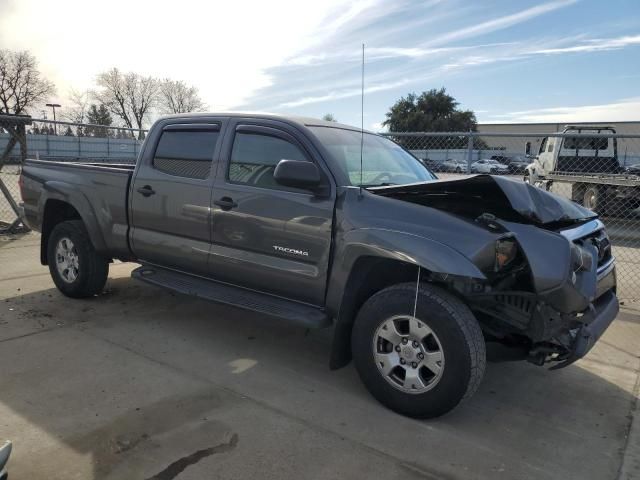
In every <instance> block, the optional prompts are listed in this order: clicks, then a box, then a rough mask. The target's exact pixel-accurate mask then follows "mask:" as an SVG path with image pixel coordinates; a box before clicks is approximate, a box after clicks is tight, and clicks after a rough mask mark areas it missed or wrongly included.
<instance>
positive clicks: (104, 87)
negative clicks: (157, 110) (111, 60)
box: [94, 68, 159, 139]
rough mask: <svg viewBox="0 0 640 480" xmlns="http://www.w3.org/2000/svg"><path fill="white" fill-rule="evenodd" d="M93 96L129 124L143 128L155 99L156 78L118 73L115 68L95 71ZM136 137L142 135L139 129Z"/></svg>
mask: <svg viewBox="0 0 640 480" xmlns="http://www.w3.org/2000/svg"><path fill="white" fill-rule="evenodd" d="M96 84H97V85H98V87H99V90H98V91H96V92H94V96H95V99H96V100H97V101H98V102H100V103H102V104H104V105H105V107H107V109H108V110H109V111H110V112H111V113H113V114H114V115H115V116H117V117H118V118H120V119H121V120H122V121H123V122H124V124H125V125H126V126H127V127H129V128H138V129H140V130H141V129H143V128H144V127H145V125H146V120H147V119H148V116H149V113H150V112H151V109H152V108H153V107H154V106H155V104H156V103H157V100H158V92H159V82H158V80H157V79H155V78H153V77H145V76H142V75H139V74H137V73H134V72H129V73H122V72H120V70H118V69H117V68H112V69H111V70H109V71H107V72H103V73H101V74H99V75H98V78H97V79H96ZM138 138H140V139H142V138H144V134H143V132H142V131H141V132H140V133H139V134H138Z"/></svg>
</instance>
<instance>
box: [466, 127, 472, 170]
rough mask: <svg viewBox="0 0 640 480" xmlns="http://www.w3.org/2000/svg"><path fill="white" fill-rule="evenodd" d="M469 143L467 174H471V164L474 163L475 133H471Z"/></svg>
mask: <svg viewBox="0 0 640 480" xmlns="http://www.w3.org/2000/svg"><path fill="white" fill-rule="evenodd" d="M468 135H469V139H468V141H467V173H471V163H472V161H473V132H469V133H468Z"/></svg>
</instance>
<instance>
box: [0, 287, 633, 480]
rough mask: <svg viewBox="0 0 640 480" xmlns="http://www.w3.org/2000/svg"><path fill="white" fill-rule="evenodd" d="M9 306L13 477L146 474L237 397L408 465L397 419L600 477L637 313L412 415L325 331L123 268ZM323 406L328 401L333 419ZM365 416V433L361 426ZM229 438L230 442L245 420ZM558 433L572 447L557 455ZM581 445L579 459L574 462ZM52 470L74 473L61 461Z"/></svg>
mask: <svg viewBox="0 0 640 480" xmlns="http://www.w3.org/2000/svg"><path fill="white" fill-rule="evenodd" d="M4 307H7V308H4ZM8 308H11V309H13V310H11V311H10V312H9V313H10V314H6V315H4V317H6V318H4V322H6V324H7V326H8V327H15V326H16V325H18V327H19V329H18V330H16V331H17V332H19V334H17V335H15V336H14V337H15V338H11V337H6V336H5V337H4V339H2V340H0V342H2V348H0V364H2V365H3V368H2V370H1V373H0V385H1V386H2V389H1V390H0V392H1V393H0V407H1V408H2V409H3V411H5V413H6V414H7V418H8V420H7V421H6V422H5V424H6V427H4V428H3V435H6V436H7V437H8V438H13V440H14V441H15V450H14V457H13V459H12V464H11V465H10V467H11V468H12V470H10V472H12V476H13V475H15V477H16V478H37V477H39V476H41V475H42V472H45V471H49V472H51V471H55V470H52V469H51V462H52V461H53V462H54V463H55V462H56V461H57V462H69V461H72V460H73V459H74V458H75V459H76V460H77V461H78V462H85V463H86V458H87V456H88V457H90V461H89V464H88V465H89V467H87V468H88V471H87V472H86V473H87V474H88V475H89V476H92V477H93V478H116V477H120V478H123V477H122V475H123V474H124V476H128V477H129V478H134V477H135V478H147V477H148V476H150V475H151V474H153V473H154V471H148V470H149V468H151V467H149V462H150V461H154V462H155V464H154V465H156V466H158V467H160V466H161V465H167V464H169V463H171V462H172V461H173V460H175V458H165V457H164V455H165V454H166V452H167V451H168V446H167V445H168V444H174V445H175V442H176V441H178V440H181V441H184V444H185V445H189V446H193V449H194V450H200V449H206V448H209V447H211V446H212V445H213V444H216V443H219V444H225V445H226V444H227V443H228V442H229V441H230V440H229V438H231V436H232V435H236V433H235V431H236V426H234V425H233V424H231V423H229V422H228V420H227V418H228V417H227V415H226V413H225V412H228V411H229V410H230V409H242V408H243V405H245V406H246V405H247V404H248V403H251V402H252V401H254V400H250V399H257V401H258V403H259V404H260V405H261V407H260V408H266V409H267V410H269V409H273V412H287V415H291V416H292V417H294V418H295V419H298V420H300V421H301V422H303V424H306V423H309V424H311V425H320V426H321V427H322V428H323V429H326V430H331V431H336V432H337V433H338V434H339V435H340V436H344V437H348V438H350V439H351V440H354V441H357V442H362V443H365V444H367V445H369V446H370V447H373V448H377V449H382V450H388V452H389V454H390V455H393V456H397V457H398V458H401V459H402V460H403V461H405V462H408V463H409V464H415V465H418V466H420V468H423V467H424V468H427V467H428V465H427V466H425V465H424V462H428V461H429V460H428V459H425V458H423V456H420V457H418V456H417V454H416V455H413V454H412V453H411V452H410V451H405V452H404V453H399V452H395V451H394V450H393V447H391V446H386V444H385V442H384V440H379V439H384V438H385V435H386V434H388V435H389V436H393V435H396V433H394V432H397V430H398V426H399V425H400V426H401V427H402V428H403V429H404V431H403V433H402V435H403V436H405V437H406V435H413V436H415V437H416V438H421V439H422V441H425V442H429V441H433V439H434V438H440V439H445V440H446V442H445V443H444V444H442V445H441V446H440V447H439V448H440V449H441V450H442V452H438V451H434V452H432V454H433V455H434V456H435V458H437V457H438V455H439V454H440V453H441V454H442V455H444V456H445V457H446V455H448V453H447V452H452V451H453V452H456V451H459V452H460V455H463V451H464V449H465V448H467V449H468V448H471V447H470V445H475V447H473V448H476V449H477V448H484V449H487V451H489V450H490V451H492V452H499V456H500V458H503V460H504V461H507V460H505V459H506V458H508V457H509V455H510V453H513V459H512V460H510V461H513V462H515V463H517V464H520V463H521V462H528V463H529V464H531V465H533V467H532V469H533V470H532V471H534V470H535V469H537V468H540V469H546V468H548V466H549V462H550V460H549V458H553V459H554V460H553V462H556V464H555V465H556V468H560V471H557V472H556V473H557V474H558V475H559V476H560V477H561V476H562V475H561V473H562V471H566V472H572V473H573V475H576V477H579V476H580V474H583V476H585V477H590V478H605V477H607V476H608V475H609V473H610V472H613V473H611V478H613V474H614V473H615V472H616V471H617V468H618V467H619V464H620V461H621V457H622V452H623V449H624V444H625V435H626V433H627V431H628V428H629V423H630V419H629V418H628V416H629V413H630V410H631V408H632V405H633V402H634V395H633V384H634V382H635V379H636V376H637V372H636V369H637V364H638V361H637V360H638V357H637V356H634V354H633V352H634V351H636V349H637V348H634V345H637V339H638V338H639V337H638V335H637V333H638V332H639V331H640V330H639V328H638V325H640V322H639V321H638V318H637V317H631V316H627V317H624V319H622V320H620V321H619V322H617V323H620V325H616V326H615V328H616V329H617V330H620V331H621V332H618V331H614V332H607V334H606V335H605V338H604V340H605V341H603V342H602V344H601V345H598V347H596V349H595V350H594V352H592V353H591V354H590V355H589V357H588V358H587V359H585V360H584V361H582V362H580V363H579V364H577V365H574V366H571V367H569V368H567V369H564V370H560V371H557V372H547V371H546V370H544V369H541V368H539V367H534V366H532V365H528V364H524V363H502V364H490V365H489V366H488V368H487V372H486V376H485V379H484V381H483V383H482V385H481V387H480V389H479V391H478V392H477V393H476V395H475V396H474V397H473V398H472V399H471V400H469V401H468V402H466V403H465V404H464V405H462V406H460V407H459V408H458V409H456V410H455V411H454V412H452V413H450V414H449V415H446V416H445V417H442V418H439V419H435V420H431V421H416V420H411V419H407V418H403V417H399V416H398V415H396V414H394V413H392V412H390V411H388V410H385V409H384V408H383V407H382V406H380V405H378V404H377V403H376V402H375V400H373V399H372V398H371V397H370V396H369V394H368V393H367V392H366V391H365V389H364V388H363V387H362V385H361V384H360V382H359V381H358V379H357V376H356V374H355V371H354V369H353V368H352V367H347V368H345V369H342V370H340V371H337V372H330V371H329V370H328V357H329V346H330V342H331V333H332V332H331V331H330V330H327V331H307V330H304V329H302V328H299V327H296V326H291V325H288V324H286V323H282V322H280V321H277V320H273V319H270V318H266V317H262V316H258V315H254V314H251V313H248V312H244V311H242V310H238V309H233V308H227V307H224V306H218V305H213V304H210V303H206V302H203V301H198V300H194V299H191V298H188V297H184V296H180V295H177V294H173V293H171V292H167V291H164V290H160V289H157V288H154V287H151V286H147V285H143V284H140V283H136V282H134V281H133V280H131V279H129V278H116V279H111V280H110V281H109V284H108V288H107V290H106V293H105V294H103V295H101V296H99V297H96V298H94V299H90V300H71V299H68V298H65V297H63V296H61V295H60V294H59V293H58V292H57V290H54V289H48V290H43V291H38V292H33V293H29V294H24V295H17V296H14V297H12V298H8V299H6V300H5V301H4V303H3V311H4V312H7V311H8V310H7V309H8ZM16 328H17V327H16ZM613 328H614V327H612V329H613ZM630 332H633V334H635V338H634V337H633V336H632V335H631V333H630ZM18 337H19V338H18ZM596 363H597V365H595V364H596ZM294 389H295V394H293V393H292V390H294ZM246 397H248V399H247V398H246ZM329 405H334V406H335V405H340V409H336V411H332V412H331V415H330V417H331V418H330V419H329V418H327V415H326V413H327V412H326V409H327V408H328V406H329ZM279 414H280V413H278V415H279ZM372 418H376V425H377V427H376V428H377V432H378V433H379V436H378V435H376V436H375V437H376V438H373V436H371V435H367V434H366V430H367V429H366V428H364V427H365V425H368V424H369V423H370V422H371V419H372ZM18 419H19V421H18ZM298 420H296V421H298ZM401 430H402V429H401ZM194 431H196V432H201V433H202V435H193V432H194ZM34 432H41V433H42V434H43V435H46V436H48V437H50V438H52V439H56V441H55V442H54V441H47V442H44V443H45V444H44V445H43V446H41V445H28V443H29V442H33V441H34V440H35V441H37V435H36V436H34ZM255 434H256V435H260V432H256V433H255ZM264 434H265V435H266V434H268V432H266V433H264ZM234 438H236V441H237V442H238V448H240V447H242V444H243V438H244V437H243V433H240V434H239V440H238V437H237V436H236V437H234ZM204 439H207V440H204ZM198 442H201V443H198ZM225 442H227V443H225ZM379 442H380V443H379ZM25 443H27V444H26V445H25ZM567 445H571V448H570V455H569V454H567V455H566V459H563V458H559V457H558V454H557V453H556V452H558V451H560V450H562V449H563V448H567ZM479 446H480V447H479ZM185 448H186V447H185ZM69 450H70V451H71V452H72V454H70V453H69ZM178 450H180V447H178V448H177V449H176V450H175V451H178ZM169 451H174V450H169ZM173 454H174V455H175V456H176V458H177V457H179V456H180V455H178V453H175V452H174V453H173ZM159 457H160V458H159ZM580 457H584V458H589V459H591V460H589V461H585V462H583V463H582V464H580V465H576V463H575V458H580ZM52 459H57V460H52ZM459 461H460V462H461V463H462V464H464V463H465V461H467V460H465V459H464V458H460V460H459ZM469 461H470V460H469ZM563 462H565V463H563ZM571 462H573V463H571ZM558 465H560V467H558ZM593 465H597V467H596V470H597V469H599V470H598V471H594V470H593V468H594V467H593ZM451 468H453V467H451ZM469 468H473V465H469ZM161 469H162V468H156V470H158V471H159V470H161ZM563 469H566V470H563ZM445 470H446V469H445ZM64 471H66V472H67V473H68V474H69V476H71V474H70V472H73V471H74V469H73V465H66V467H65V470H64ZM13 472H15V473H13ZM123 472H129V473H126V474H125V473H123ZM131 472H136V474H135V475H131ZM49 478H58V477H56V476H55V475H53V476H50V477H49ZM61 478H62V477H61Z"/></svg>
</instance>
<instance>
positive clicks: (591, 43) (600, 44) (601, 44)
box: [531, 35, 640, 55]
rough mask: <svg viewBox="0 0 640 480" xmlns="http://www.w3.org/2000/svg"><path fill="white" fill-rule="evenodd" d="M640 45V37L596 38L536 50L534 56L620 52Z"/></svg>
mask: <svg viewBox="0 0 640 480" xmlns="http://www.w3.org/2000/svg"><path fill="white" fill-rule="evenodd" d="M633 45H640V35H630V36H624V37H618V38H596V39H593V40H587V41H586V42H584V43H582V44H580V45H571V46H568V47H559V48H545V49H542V50H534V51H533V52H531V53H532V54H542V55H555V54H561V53H583V52H601V51H606V50H618V49H620V48H624V47H628V46H633Z"/></svg>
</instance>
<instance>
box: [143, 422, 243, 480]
mask: <svg viewBox="0 0 640 480" xmlns="http://www.w3.org/2000/svg"><path fill="white" fill-rule="evenodd" d="M236 445H238V434H237V433H234V434H233V435H232V436H231V438H230V439H229V441H228V442H226V443H221V444H219V445H216V446H215V447H209V448H205V449H203V450H198V451H196V452H194V453H192V454H191V455H186V456H184V457H182V458H180V459H178V460H176V461H175V462H173V463H172V464H170V465H169V466H168V467H167V468H165V469H164V470H162V471H161V472H159V473H156V474H155V475H154V476H153V477H149V478H147V480H173V479H174V478H176V477H177V476H178V475H180V474H181V473H182V472H183V471H184V470H185V469H186V468H187V467H189V466H191V465H194V464H196V463H198V462H199V461H200V460H202V459H203V458H206V457H210V456H211V455H215V454H217V453H226V452H229V451H231V450H233V449H234V448H236Z"/></svg>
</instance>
